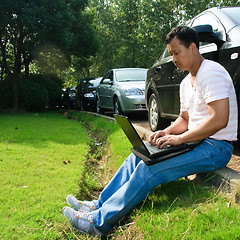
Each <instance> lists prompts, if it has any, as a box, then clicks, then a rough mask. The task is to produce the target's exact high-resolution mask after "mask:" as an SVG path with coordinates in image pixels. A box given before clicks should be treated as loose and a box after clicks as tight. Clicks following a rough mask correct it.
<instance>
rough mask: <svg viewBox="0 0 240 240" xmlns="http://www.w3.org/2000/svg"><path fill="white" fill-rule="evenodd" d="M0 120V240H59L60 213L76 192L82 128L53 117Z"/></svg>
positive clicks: (80, 167) (83, 149) (84, 140)
mask: <svg viewBox="0 0 240 240" xmlns="http://www.w3.org/2000/svg"><path fill="white" fill-rule="evenodd" d="M0 119H1V120H0V123H1V124H0V181H1V185H0V192H1V194H0V202H1V205H0V218H1V221H0V229H1V231H0V239H57V238H62V237H63V231H62V230H63V223H64V222H65V220H64V218H63V217H62V215H61V210H62V208H63V206H64V205H65V197H66V195H67V194H69V193H71V194H76V193H77V192H78V190H79V187H78V185H79V179H80V178H81V175H82V172H83V169H84V161H85V158H84V155H85V153H86V152H87V150H88V145H87V143H88V135H87V132H86V130H85V129H84V128H83V127H82V126H81V124H79V122H77V121H69V120H67V119H66V118H65V117H64V115H63V114H59V113H38V114H33V113H26V114H9V115H7V114H1V115H0Z"/></svg>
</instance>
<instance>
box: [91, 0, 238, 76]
mask: <svg viewBox="0 0 240 240" xmlns="http://www.w3.org/2000/svg"><path fill="white" fill-rule="evenodd" d="M227 5H231V6H237V5H240V4H239V1H237V0H191V1H189V0H174V1H173V0H154V1H152V0H91V2H90V9H91V11H94V12H95V19H94V23H95V27H96V29H97V31H98V37H99V39H100V42H101V47H100V51H99V52H98V54H97V56H96V57H95V61H94V64H93V65H92V68H91V72H92V73H93V74H94V75H102V74H104V72H106V71H107V70H109V69H110V68H115V67H146V68H149V67H150V66H151V65H152V64H153V63H154V61H155V60H156V59H157V57H158V56H159V54H160V53H161V51H162V49H163V47H164V45H165V44H164V42H165V41H164V40H165V36H166V34H167V33H168V32H169V31H170V30H171V29H172V28H173V27H175V26H177V25H179V24H183V23H185V22H186V21H187V20H188V19H191V18H192V17H194V16H196V15H197V14H199V13H200V12H202V11H204V10H205V9H207V8H210V7H217V6H227Z"/></svg>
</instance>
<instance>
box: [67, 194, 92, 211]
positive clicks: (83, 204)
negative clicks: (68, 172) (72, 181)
mask: <svg viewBox="0 0 240 240" xmlns="http://www.w3.org/2000/svg"><path fill="white" fill-rule="evenodd" d="M66 202H67V204H68V205H70V206H71V207H73V208H74V209H75V210H76V211H78V210H83V211H86V212H92V211H94V210H95V209H96V208H95V205H94V203H93V202H92V201H79V200H77V199H76V198H75V197H74V196H72V195H67V197H66Z"/></svg>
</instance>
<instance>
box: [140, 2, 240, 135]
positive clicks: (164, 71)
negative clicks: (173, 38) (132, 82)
mask: <svg viewBox="0 0 240 240" xmlns="http://www.w3.org/2000/svg"><path fill="white" fill-rule="evenodd" d="M186 25H188V26H190V27H193V28H195V30H196V32H197V33H198V36H199V40H200V49H199V51H200V53H201V54H202V55H203V56H204V58H206V59H211V60H214V61H216V62H219V63H220V64H222V65H223V66H224V67H225V68H226V69H227V71H228V72H229V74H230V75H231V77H232V79H233V83H234V86H235V89H236V93H237V98H238V102H239V99H240V98H239V96H240V7H222V8H211V9H209V10H206V11H204V12H202V13H200V14H199V15H197V16H196V17H195V18H193V19H192V20H190V21H189V22H187V24H186ZM187 74H188V72H187V71H184V72H180V71H178V70H177V68H176V67H175V65H174V64H173V63H172V60H171V56H170V55H169V53H168V50H167V48H165V49H164V51H163V52H162V54H161V55H160V57H159V59H158V60H157V61H156V63H155V64H154V65H153V66H152V67H151V68H150V69H149V71H148V74H147V80H146V88H145V96H146V102H147V109H148V118H149V124H150V128H151V130H152V131H156V130H157V129H161V128H164V127H166V125H167V124H169V122H170V120H171V119H176V118H177V116H178V114H179V85H180V82H181V81H182V79H183V78H184V77H185V76H186V75H187ZM238 129H239V128H238Z"/></svg>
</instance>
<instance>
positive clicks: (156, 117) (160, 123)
mask: <svg viewBox="0 0 240 240" xmlns="http://www.w3.org/2000/svg"><path fill="white" fill-rule="evenodd" d="M148 106H149V109H148V121H149V126H150V129H151V130H152V131H153V132H155V131H156V130H159V129H164V128H166V127H167V126H169V122H170V121H169V120H167V119H164V118H162V117H161V115H160V110H159V109H160V107H159V103H158V101H157V98H156V95H155V94H154V93H153V94H152V95H151V96H150V98H149V101H148Z"/></svg>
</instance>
